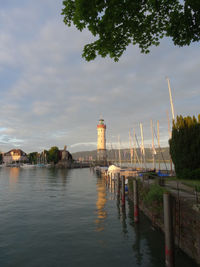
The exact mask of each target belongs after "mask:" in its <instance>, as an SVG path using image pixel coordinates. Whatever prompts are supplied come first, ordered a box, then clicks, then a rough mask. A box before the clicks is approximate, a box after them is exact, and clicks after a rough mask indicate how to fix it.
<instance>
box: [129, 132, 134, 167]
mask: <svg viewBox="0 0 200 267" xmlns="http://www.w3.org/2000/svg"><path fill="white" fill-rule="evenodd" d="M131 143H132V142H131V132H130V131H129V146H130V156H131V166H132V163H133V150H132V147H131V145H132V144H131Z"/></svg>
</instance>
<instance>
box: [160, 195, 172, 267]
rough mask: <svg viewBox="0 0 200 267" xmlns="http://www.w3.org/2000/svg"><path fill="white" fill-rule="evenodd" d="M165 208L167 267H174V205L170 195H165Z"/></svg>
mask: <svg viewBox="0 0 200 267" xmlns="http://www.w3.org/2000/svg"><path fill="white" fill-rule="evenodd" d="M163 206H164V229H165V264H166V266H167V267H174V237H173V218H172V204H171V196H170V194H169V193H164V194H163Z"/></svg>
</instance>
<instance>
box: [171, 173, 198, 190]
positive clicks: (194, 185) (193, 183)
mask: <svg viewBox="0 0 200 267" xmlns="http://www.w3.org/2000/svg"><path fill="white" fill-rule="evenodd" d="M166 180H167V181H177V182H181V183H182V184H184V185H187V186H190V187H192V188H194V189H196V191H197V192H200V180H190V179H180V178H177V177H176V176H173V177H167V179H166Z"/></svg>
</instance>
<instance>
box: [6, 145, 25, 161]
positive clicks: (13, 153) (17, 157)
mask: <svg viewBox="0 0 200 267" xmlns="http://www.w3.org/2000/svg"><path fill="white" fill-rule="evenodd" d="M27 160H28V158H27V155H26V153H25V152H24V151H22V150H21V149H12V150H10V151H8V152H6V153H3V162H4V163H6V164H11V163H21V162H24V161H27Z"/></svg>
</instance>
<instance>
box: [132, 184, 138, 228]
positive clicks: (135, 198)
mask: <svg viewBox="0 0 200 267" xmlns="http://www.w3.org/2000/svg"><path fill="white" fill-rule="evenodd" d="M133 205H134V222H135V223H138V222H139V208H138V206H139V205H138V185H137V180H136V179H134V180H133Z"/></svg>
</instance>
